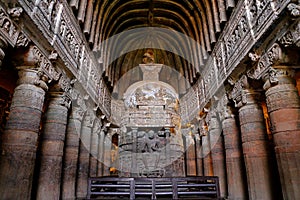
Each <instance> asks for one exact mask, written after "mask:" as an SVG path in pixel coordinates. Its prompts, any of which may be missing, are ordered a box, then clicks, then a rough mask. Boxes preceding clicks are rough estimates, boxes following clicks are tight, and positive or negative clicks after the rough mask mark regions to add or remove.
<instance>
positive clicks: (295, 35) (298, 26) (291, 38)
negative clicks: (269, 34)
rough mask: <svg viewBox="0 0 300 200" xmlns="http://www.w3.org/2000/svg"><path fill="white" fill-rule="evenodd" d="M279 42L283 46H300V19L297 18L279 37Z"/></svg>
mask: <svg viewBox="0 0 300 200" xmlns="http://www.w3.org/2000/svg"><path fill="white" fill-rule="evenodd" d="M279 42H280V44H282V45H283V46H285V47H289V46H294V45H295V46H297V47H300V21H299V20H297V22H295V23H294V24H293V25H292V26H291V27H290V28H289V29H288V31H287V32H286V33H285V34H284V35H283V36H282V37H281V38H280V39H279Z"/></svg>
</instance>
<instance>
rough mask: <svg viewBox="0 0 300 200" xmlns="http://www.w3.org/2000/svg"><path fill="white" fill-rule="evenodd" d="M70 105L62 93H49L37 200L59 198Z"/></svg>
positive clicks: (68, 99)
mask: <svg viewBox="0 0 300 200" xmlns="http://www.w3.org/2000/svg"><path fill="white" fill-rule="evenodd" d="M70 103H71V100H70V97H68V96H67V95H66V94H64V93H63V92H50V95H49V106H48V109H47V112H46V114H45V121H44V132H43V135H42V145H41V166H40V173H39V180H38V187H37V199H59V198H60V186H61V173H62V157H63V154H64V142H65V135H66V127H67V119H68V109H69V106H70Z"/></svg>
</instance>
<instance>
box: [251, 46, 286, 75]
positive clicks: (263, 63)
mask: <svg viewBox="0 0 300 200" xmlns="http://www.w3.org/2000/svg"><path fill="white" fill-rule="evenodd" d="M281 60H283V52H282V49H281V48H280V46H279V44H277V43H275V44H274V45H273V46H272V47H271V48H270V49H269V50H268V51H267V53H265V54H264V55H263V56H261V58H260V59H259V61H258V62H257V64H256V65H255V66H254V67H253V68H252V69H251V70H250V71H248V72H247V75H248V76H249V77H250V78H252V79H256V80H258V79H260V78H261V77H262V76H264V74H265V73H266V72H268V70H269V68H270V67H271V66H272V65H273V64H275V63H277V62H278V61H281Z"/></svg>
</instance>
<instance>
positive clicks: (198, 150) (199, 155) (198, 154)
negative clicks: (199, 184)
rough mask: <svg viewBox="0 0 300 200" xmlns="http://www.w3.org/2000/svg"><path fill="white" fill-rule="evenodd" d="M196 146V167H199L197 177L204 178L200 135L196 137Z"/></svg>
mask: <svg viewBox="0 0 300 200" xmlns="http://www.w3.org/2000/svg"><path fill="white" fill-rule="evenodd" d="M195 143H196V144H195V145H196V165H197V176H204V172H203V159H202V148H201V143H202V142H201V138H200V136H199V134H196V135H195Z"/></svg>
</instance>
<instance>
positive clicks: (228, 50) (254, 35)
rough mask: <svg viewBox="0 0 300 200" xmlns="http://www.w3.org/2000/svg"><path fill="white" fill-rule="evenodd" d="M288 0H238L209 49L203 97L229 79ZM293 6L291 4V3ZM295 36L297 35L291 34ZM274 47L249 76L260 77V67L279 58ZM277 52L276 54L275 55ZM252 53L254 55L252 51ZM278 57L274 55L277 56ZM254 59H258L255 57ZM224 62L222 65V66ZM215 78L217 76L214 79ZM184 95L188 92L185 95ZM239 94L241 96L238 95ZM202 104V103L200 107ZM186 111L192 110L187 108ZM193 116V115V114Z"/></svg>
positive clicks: (262, 68)
mask: <svg viewBox="0 0 300 200" xmlns="http://www.w3.org/2000/svg"><path fill="white" fill-rule="evenodd" d="M289 2H290V1H289V0H247V1H239V2H238V5H237V6H236V9H235V11H234V12H233V14H232V17H231V20H230V21H229V22H228V24H227V25H226V27H225V28H224V31H223V34H222V35H221V36H220V38H219V40H218V42H217V43H216V45H215V48H214V50H213V52H212V56H213V58H212V59H211V60H212V61H213V62H208V63H206V65H205V66H206V71H205V72H202V74H201V75H205V76H203V77H205V80H203V79H201V78H200V79H199V81H198V84H197V85H198V86H200V85H201V84H200V82H202V81H204V84H203V85H204V87H203V90H204V94H205V95H203V96H201V97H202V98H204V97H205V98H206V99H210V98H211V97H212V96H213V95H214V94H215V93H216V92H217V90H218V89H219V88H220V85H221V84H223V82H224V81H225V80H226V79H227V78H228V76H229V75H230V74H231V72H232V71H233V70H234V69H235V68H236V67H237V65H238V64H239V63H240V61H241V60H242V59H243V58H245V56H246V55H247V54H249V51H250V50H251V49H252V48H253V46H254V45H255V44H256V43H257V42H258V41H259V40H260V39H261V36H262V35H263V34H264V33H265V32H266V30H268V29H269V28H270V27H271V24H272V23H273V22H274V21H275V20H276V19H277V18H278V16H279V14H280V13H281V12H282V11H283V10H284V9H285V8H286V7H287V4H288V3H289ZM290 7H292V6H290ZM293 37H295V38H296V35H295V36H293ZM277 47H279V46H274V47H272V48H271V50H270V53H267V54H266V55H264V56H262V57H261V58H260V60H259V62H258V63H259V65H258V66H257V67H255V69H254V70H252V71H251V72H249V73H248V76H249V77H250V78H254V79H259V78H260V77H261V75H260V73H261V72H263V70H264V69H265V70H266V68H267V67H268V66H269V65H271V63H274V62H276V61H278V59H279V58H280V57H279V58H278V56H281V54H279V53H280V50H279V49H278V48H277ZM278 54H279V55H278ZM252 55H255V54H252ZM276 56H277V57H276ZM256 59H257V58H256ZM222 65H224V67H222ZM215 77H217V78H218V79H216V78H215ZM186 95H187V96H188V95H189V94H186ZM239 96H242V95H239ZM204 106H205V104H201V106H200V107H201V108H203V107H204ZM186 112H187V113H191V112H193V110H187V111H186ZM194 117H196V116H194Z"/></svg>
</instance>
